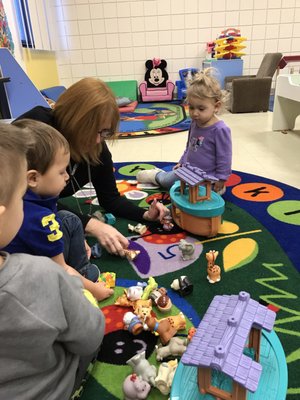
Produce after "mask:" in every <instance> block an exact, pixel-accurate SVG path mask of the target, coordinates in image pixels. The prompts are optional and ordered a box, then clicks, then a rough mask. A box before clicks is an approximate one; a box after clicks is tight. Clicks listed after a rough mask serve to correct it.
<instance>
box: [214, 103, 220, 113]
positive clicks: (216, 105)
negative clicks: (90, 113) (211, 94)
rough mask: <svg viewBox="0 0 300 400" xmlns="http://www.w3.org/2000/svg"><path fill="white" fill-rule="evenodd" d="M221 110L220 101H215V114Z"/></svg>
mask: <svg viewBox="0 0 300 400" xmlns="http://www.w3.org/2000/svg"><path fill="white" fill-rule="evenodd" d="M220 108H221V102H220V101H216V103H215V112H216V113H217V112H218V111H219V110H220Z"/></svg>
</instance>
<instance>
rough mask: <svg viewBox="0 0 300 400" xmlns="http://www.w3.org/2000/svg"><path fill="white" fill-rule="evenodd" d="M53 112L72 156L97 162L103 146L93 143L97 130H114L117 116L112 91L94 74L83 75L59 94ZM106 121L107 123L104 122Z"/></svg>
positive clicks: (78, 159) (118, 117) (116, 125)
mask: <svg viewBox="0 0 300 400" xmlns="http://www.w3.org/2000/svg"><path fill="white" fill-rule="evenodd" d="M53 114H54V120H55V124H56V127H57V129H58V130H59V131H60V132H61V133H62V134H63V135H64V137H65V138H66V139H67V140H68V142H69V144H70V150H71V157H72V159H73V160H74V161H76V162H80V161H82V160H85V161H88V162H91V163H92V164H96V163H98V162H99V157H100V153H101V150H102V145H101V143H99V144H96V137H97V134H98V132H99V130H101V129H103V128H107V129H110V130H111V131H112V133H115V132H116V129H117V127H118V124H119V119H120V114H119V108H118V105H117V102H116V97H115V95H114V94H113V92H112V90H111V89H110V88H109V87H108V86H107V85H106V84H105V82H103V81H101V80H100V79H96V78H83V79H81V80H80V81H78V82H76V83H74V84H73V85H72V86H70V87H69V88H68V89H67V90H66V91H65V92H63V93H62V94H61V95H60V96H59V98H58V100H57V102H56V103H55V106H54V110H53ZM108 121H109V124H110V126H103V124H105V123H107V122H108ZM87 148H88V149H89V150H88V152H87V151H86V149H87Z"/></svg>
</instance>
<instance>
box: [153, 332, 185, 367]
mask: <svg viewBox="0 0 300 400" xmlns="http://www.w3.org/2000/svg"><path fill="white" fill-rule="evenodd" d="M186 345H187V340H186V339H183V338H180V337H178V336H174V337H172V338H171V339H170V341H169V343H168V344H167V345H166V346H157V347H156V360H157V361H162V360H164V359H165V358H167V357H169V356H172V357H178V356H179V357H181V356H182V354H183V353H184V352H185V350H186Z"/></svg>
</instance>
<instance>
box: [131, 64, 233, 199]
mask: <svg viewBox="0 0 300 400" xmlns="http://www.w3.org/2000/svg"><path fill="white" fill-rule="evenodd" d="M212 73H213V69H212V68H208V69H205V70H203V71H202V72H200V73H199V74H197V75H196V77H195V79H194V80H193V81H192V82H191V84H190V86H189V88H188V90H187V103H188V105H189V113H190V117H191V119H192V122H191V126H190V130H189V135H188V141H187V145H186V148H185V151H184V153H183V155H182V156H181V158H180V160H179V162H178V164H177V165H175V167H174V168H173V169H177V168H178V167H180V166H181V165H182V164H185V163H187V162H188V163H190V164H192V165H193V166H196V167H198V168H201V169H202V170H203V171H205V172H206V173H207V174H209V175H213V176H215V177H216V178H217V179H218V181H217V182H216V183H215V184H214V191H215V192H217V193H219V194H223V193H224V192H225V182H226V180H227V179H228V177H229V176H230V174H231V159H232V145H231V133H230V129H229V127H228V126H227V125H226V124H225V123H224V121H222V120H220V119H219V118H218V117H217V115H216V114H217V113H218V111H219V110H220V108H221V106H222V101H223V95H222V91H221V88H220V84H219V82H218V81H217V79H216V78H215V77H214V76H213V74H212ZM136 178H137V180H138V181H139V182H141V183H153V184H159V185H160V186H161V187H162V188H163V189H167V190H169V189H170V188H171V186H172V185H173V184H174V182H175V181H176V180H178V177H177V176H176V174H175V172H174V171H170V172H165V171H162V170H160V169H156V168H155V169H150V170H144V171H140V172H138V174H137V176H136Z"/></svg>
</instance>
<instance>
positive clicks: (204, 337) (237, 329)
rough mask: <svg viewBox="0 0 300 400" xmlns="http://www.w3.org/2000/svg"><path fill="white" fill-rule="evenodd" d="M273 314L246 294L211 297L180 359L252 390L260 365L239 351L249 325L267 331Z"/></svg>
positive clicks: (243, 346)
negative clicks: (218, 371) (216, 371)
mask: <svg viewBox="0 0 300 400" xmlns="http://www.w3.org/2000/svg"><path fill="white" fill-rule="evenodd" d="M275 318H276V314H275V313H274V312H273V311H271V310H269V309H268V308H267V307H265V306H263V305H261V304H259V303H258V302H257V301H255V300H252V299H251V298H250V295H249V293H247V292H240V293H239V295H231V296H228V295H224V296H215V297H214V299H213V301H212V302H211V304H210V306H209V308H208V310H207V312H206V313H205V315H204V317H203V319H202V321H201V322H200V325H199V327H198V329H197V332H196V333H195V335H194V337H193V339H192V341H191V343H190V344H189V345H188V348H187V350H186V352H185V353H184V354H183V356H182V358H181V361H182V363H183V364H185V365H191V366H195V367H210V368H214V369H217V370H220V371H222V372H224V373H225V374H227V375H228V376H229V377H231V378H232V379H233V380H234V381H236V382H238V383H239V384H241V385H242V386H244V387H245V388H246V389H247V390H250V391H251V392H255V390H256V389H257V386H258V382H259V378H260V374H261V370H262V367H261V365H260V364H259V363H257V362H256V361H254V360H252V358H250V357H248V356H246V355H245V354H243V351H244V348H245V346H246V344H247V339H248V336H249V333H250V330H251V328H252V327H254V328H256V329H262V328H264V329H266V330H267V331H271V330H272V328H273V325H274V321H275Z"/></svg>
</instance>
